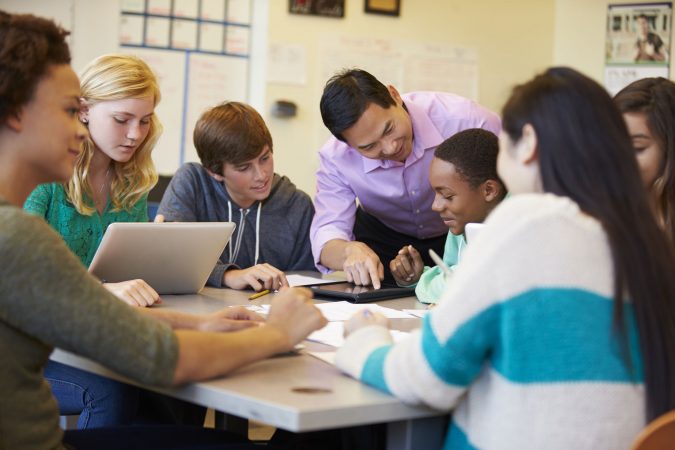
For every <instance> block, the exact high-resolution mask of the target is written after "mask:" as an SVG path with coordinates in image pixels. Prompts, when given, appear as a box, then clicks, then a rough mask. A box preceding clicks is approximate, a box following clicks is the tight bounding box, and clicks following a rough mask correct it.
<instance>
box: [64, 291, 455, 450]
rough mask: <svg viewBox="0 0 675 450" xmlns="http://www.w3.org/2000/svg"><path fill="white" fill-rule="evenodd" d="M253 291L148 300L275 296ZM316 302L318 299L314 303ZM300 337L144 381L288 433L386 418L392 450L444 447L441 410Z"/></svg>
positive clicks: (210, 302) (206, 304) (183, 303)
mask: <svg viewBox="0 0 675 450" xmlns="http://www.w3.org/2000/svg"><path fill="white" fill-rule="evenodd" d="M250 294H251V292H247V291H235V290H231V289H215V288H208V287H207V288H204V289H203V290H202V291H201V292H200V293H199V294H196V295H165V296H162V304H161V305H158V306H153V307H159V308H168V309H174V310H179V311H183V312H189V313H196V314H200V313H209V312H213V311H216V310H218V309H220V308H223V307H226V306H233V305H242V304H269V303H270V301H272V300H273V298H274V294H269V295H265V296H263V297H260V298H259V299H256V300H254V301H249V300H248V296H249V295H250ZM320 301H321V300H317V303H318V302H320ZM379 304H381V305H382V306H387V307H391V308H394V309H420V308H424V305H422V304H420V303H419V302H417V301H416V299H415V298H414V297H409V298H403V299H395V300H386V301H382V302H379ZM391 324H392V328H396V329H401V330H410V329H412V328H416V327H418V326H419V324H420V320H419V319H393V320H392V321H391ZM303 344H304V346H305V349H304V350H301V351H299V352H296V353H293V354H290V355H280V356H276V357H273V358H269V359H266V360H263V361H259V362H256V363H253V364H250V365H248V366H245V367H243V368H241V369H239V370H236V371H234V372H232V373H230V374H229V375H227V376H226V377H223V378H218V379H214V380H210V381H203V382H196V383H190V384H187V385H185V386H183V387H180V388H172V389H159V388H154V387H148V386H143V387H144V388H146V389H150V390H153V391H156V392H161V393H163V394H166V395H170V396H172V397H176V398H180V399H183V400H186V401H189V402H192V403H195V404H199V405H202V406H205V407H209V408H213V409H214V410H216V411H220V412H223V413H227V414H228V415H234V416H238V417H242V418H245V419H251V420H256V421H259V422H263V423H266V424H269V425H272V426H274V427H277V428H282V429H284V430H288V431H292V432H306V431H316V430H325V429H334V428H342V427H350V426H358V425H366V424H372V423H387V449H389V450H399V449H412V448H424V449H435V448H441V447H442V441H443V436H444V433H445V424H446V417H445V416H444V415H442V414H440V413H439V412H437V411H434V410H431V409H429V408H425V407H413V406H408V405H405V404H403V403H402V402H400V401H399V400H397V399H396V398H394V397H392V396H390V395H387V394H385V393H383V392H380V391H378V390H376V389H374V388H371V387H369V386H366V385H364V384H362V383H360V382H358V381H356V380H354V379H352V378H350V377H348V376H346V375H344V374H342V373H340V372H339V371H338V370H337V369H336V368H335V367H334V366H333V365H331V364H329V363H326V362H324V361H321V360H319V359H317V358H315V357H313V356H311V355H309V354H307V353H306V352H307V351H326V350H331V349H332V347H329V346H327V345H323V344H319V343H316V342H309V341H304V343H303ZM51 358H52V359H53V360H55V361H59V362H61V363H64V364H69V365H72V366H74V367H78V368H80V369H83V370H88V371H91V372H93V373H97V374H99V375H104V376H108V377H111V378H114V379H118V380H122V381H125V382H128V383H131V384H136V385H137V383H134V382H132V381H130V380H128V379H126V378H124V377H121V376H119V375H117V374H115V373H113V372H112V371H110V370H109V369H107V368H105V367H104V366H102V365H100V364H98V363H95V362H93V361H91V360H88V359H86V358H83V357H80V356H77V355H74V354H72V353H68V352H64V351H62V350H58V349H57V350H55V351H54V353H53V354H52V357H51ZM413 443H414V445H413Z"/></svg>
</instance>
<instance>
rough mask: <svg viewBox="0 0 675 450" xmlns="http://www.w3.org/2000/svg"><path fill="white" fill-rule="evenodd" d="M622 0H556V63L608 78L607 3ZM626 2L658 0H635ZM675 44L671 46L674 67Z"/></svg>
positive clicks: (554, 40)
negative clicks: (606, 73) (606, 66)
mask: <svg viewBox="0 0 675 450" xmlns="http://www.w3.org/2000/svg"><path fill="white" fill-rule="evenodd" d="M614 3H622V2H619V1H616V0H615V1H608V0H556V2H555V33H554V39H553V42H554V47H553V63H554V64H556V65H565V66H570V67H573V68H575V69H577V70H580V71H581V72H583V73H585V74H586V75H588V76H590V77H592V78H593V79H595V80H596V81H598V82H599V83H603V82H604V73H605V72H604V70H605V59H604V58H605V34H606V31H605V30H606V26H607V6H608V5H609V4H614ZM625 3H627V4H628V3H657V2H656V1H644V0H642V1H641V0H631V1H626V2H625ZM673 55H675V52H673V46H672V45H671V48H670V61H671V71H670V78H671V79H673V71H672V61H673Z"/></svg>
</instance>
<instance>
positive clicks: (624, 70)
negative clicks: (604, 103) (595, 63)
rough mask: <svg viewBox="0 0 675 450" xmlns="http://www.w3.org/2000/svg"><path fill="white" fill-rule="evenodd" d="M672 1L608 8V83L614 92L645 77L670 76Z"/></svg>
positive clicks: (608, 87)
mask: <svg viewBox="0 0 675 450" xmlns="http://www.w3.org/2000/svg"><path fill="white" fill-rule="evenodd" d="M671 24H672V3H670V2H668V3H639V4H612V5H609V6H608V9H607V40H606V49H605V87H606V88H607V90H608V91H609V93H610V94H612V95H614V94H616V93H617V92H619V91H620V90H621V89H622V88H623V87H624V86H626V85H628V84H630V83H632V82H633V81H635V80H638V79H640V78H645V77H665V78H667V77H668V74H669V65H670V41H671Z"/></svg>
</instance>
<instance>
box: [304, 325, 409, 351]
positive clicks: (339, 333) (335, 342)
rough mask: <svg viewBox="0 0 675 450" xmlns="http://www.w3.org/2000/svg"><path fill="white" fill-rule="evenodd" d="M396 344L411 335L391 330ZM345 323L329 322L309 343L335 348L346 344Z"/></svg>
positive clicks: (308, 338) (312, 336) (311, 335)
mask: <svg viewBox="0 0 675 450" xmlns="http://www.w3.org/2000/svg"><path fill="white" fill-rule="evenodd" d="M389 332H390V333H391V337H392V338H393V339H394V342H399V341H400V340H402V339H405V338H406V337H407V336H408V335H409V334H410V333H406V332H405V331H399V330H389ZM343 335H344V322H328V324H327V325H326V326H325V327H323V328H322V329H320V330H316V331H315V332H313V333H312V334H310V335H309V336H307V340H308V341H314V342H320V343H321V344H326V345H331V346H333V347H340V346H341V345H342V344H344V343H345V338H344V336H343Z"/></svg>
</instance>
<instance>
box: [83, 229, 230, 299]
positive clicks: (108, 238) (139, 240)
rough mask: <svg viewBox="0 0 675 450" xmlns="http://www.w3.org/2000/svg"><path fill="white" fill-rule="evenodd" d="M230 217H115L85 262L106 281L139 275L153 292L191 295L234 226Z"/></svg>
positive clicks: (118, 280) (134, 277) (93, 273)
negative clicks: (199, 219) (131, 219)
mask: <svg viewBox="0 0 675 450" xmlns="http://www.w3.org/2000/svg"><path fill="white" fill-rule="evenodd" d="M234 227H235V225H234V223H232V222H171V223H152V222H138V223H126V222H116V223H113V224H110V226H108V229H107V230H106V232H105V235H103V239H102V240H101V244H100V245H99V247H98V250H97V251H96V254H95V255H94V259H93V260H92V262H91V264H90V265H89V272H90V273H91V274H92V275H94V276H96V277H98V278H99V279H100V280H102V281H106V282H112V283H114V282H120V281H127V280H133V279H136V278H140V279H142V280H144V281H145V282H147V283H148V284H149V285H150V286H152V288H153V289H155V290H156V291H157V292H158V293H159V294H195V293H197V292H199V291H200V290H201V289H202V288H203V287H204V284H206V280H207V279H208V278H209V275H210V274H211V271H212V270H213V267H214V266H215V265H216V262H217V261H218V257H220V255H221V254H222V253H223V250H224V249H225V246H226V245H227V242H228V241H229V240H230V236H231V235H232V232H233V231H234Z"/></svg>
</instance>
